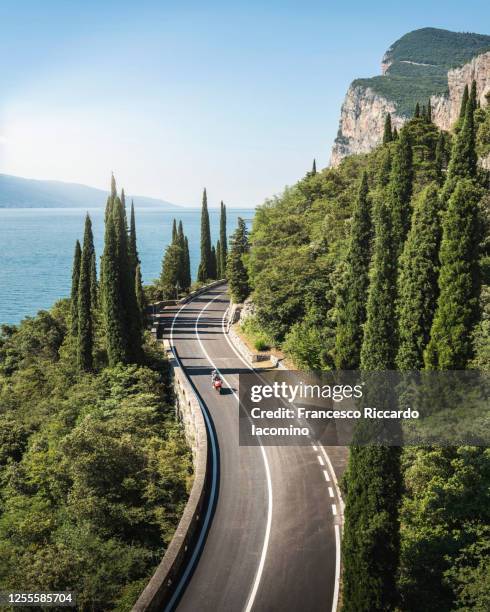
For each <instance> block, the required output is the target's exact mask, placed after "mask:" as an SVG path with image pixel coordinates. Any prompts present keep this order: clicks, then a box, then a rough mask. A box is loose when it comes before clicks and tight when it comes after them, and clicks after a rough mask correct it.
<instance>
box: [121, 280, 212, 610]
mask: <svg viewBox="0 0 490 612" xmlns="http://www.w3.org/2000/svg"><path fill="white" fill-rule="evenodd" d="M222 283H223V281H216V282H215V283H211V284H210V285H207V286H206V287H202V288H201V289H199V290H198V291H195V292H193V293H192V294H190V295H188V296H186V297H185V298H184V299H183V300H180V303H182V304H185V303H186V302H188V301H189V300H191V299H192V298H194V297H196V296H197V295H199V294H200V293H203V292H205V291H207V290H208V289H210V288H212V287H214V286H217V285H220V284H222ZM172 305H175V304H172ZM163 344H164V348H165V352H166V354H167V357H168V360H169V363H170V370H171V373H172V380H173V389H174V393H175V400H176V411H177V415H178V417H179V419H180V420H181V421H182V424H183V426H184V431H185V437H186V439H187V443H188V444H189V446H190V448H191V449H192V457H193V464H194V482H193V485H192V489H191V493H190V496H189V499H188V500H187V504H186V507H185V509H184V513H183V514H182V518H181V519H180V522H179V524H178V526H177V529H176V531H175V533H174V535H173V538H172V541H171V542H170V544H169V546H168V548H167V551H166V553H165V556H164V557H163V559H162V561H161V562H160V565H159V566H158V567H157V569H156V571H155V573H154V574H153V576H152V577H151V579H150V581H149V583H148V584H147V585H146V587H145V589H144V591H143V592H142V593H141V595H140V596H139V598H138V601H137V602H136V603H135V605H134V606H133V608H132V612H149V611H153V610H155V611H156V610H162V609H163V608H164V607H165V605H166V603H168V601H169V600H170V598H171V596H172V593H173V590H174V588H175V585H176V583H177V582H178V579H179V577H180V576H181V573H182V571H183V569H184V568H185V566H186V564H187V562H188V558H189V556H190V554H191V552H192V550H193V548H194V544H195V541H196V540H197V538H198V536H199V533H200V531H201V528H202V523H203V518H204V514H205V510H206V504H207V499H208V493H209V485H210V473H211V467H212V466H211V459H210V453H209V450H208V433H207V429H206V423H205V421H204V416H203V413H202V410H201V405H200V402H199V399H198V397H197V395H196V393H195V392H194V389H193V387H192V385H191V384H190V382H189V380H188V378H187V376H186V374H185V372H184V371H183V369H182V368H181V366H180V363H179V361H178V359H176V357H175V356H174V354H173V351H172V347H171V346H170V344H169V342H168V341H167V340H164V342H163Z"/></svg>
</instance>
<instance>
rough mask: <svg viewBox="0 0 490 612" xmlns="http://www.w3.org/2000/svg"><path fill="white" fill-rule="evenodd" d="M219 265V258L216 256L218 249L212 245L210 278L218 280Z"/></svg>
mask: <svg viewBox="0 0 490 612" xmlns="http://www.w3.org/2000/svg"><path fill="white" fill-rule="evenodd" d="M217 267H218V260H217V258H216V249H215V248H214V245H213V246H212V247H211V276H210V278H212V279H214V280H216V278H217Z"/></svg>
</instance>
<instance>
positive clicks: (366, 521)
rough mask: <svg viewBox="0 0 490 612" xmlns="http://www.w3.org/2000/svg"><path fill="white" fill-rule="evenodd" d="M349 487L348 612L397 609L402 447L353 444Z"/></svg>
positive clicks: (344, 606) (344, 551)
mask: <svg viewBox="0 0 490 612" xmlns="http://www.w3.org/2000/svg"><path fill="white" fill-rule="evenodd" d="M345 486H346V489H347V491H346V505H345V513H344V518H345V523H344V533H343V538H342V561H343V565H344V572H343V596H342V610H344V611H345V612H361V611H363V612H385V611H387V610H394V609H395V607H396V602H397V588H396V580H397V573H398V564H399V554H400V535H399V520H398V507H399V500H400V495H401V475H400V448H399V447H386V446H379V445H371V446H351V448H350V455H349V464H348V467H347V470H346V475H345Z"/></svg>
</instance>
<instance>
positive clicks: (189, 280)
mask: <svg viewBox="0 0 490 612" xmlns="http://www.w3.org/2000/svg"><path fill="white" fill-rule="evenodd" d="M184 262H185V265H184V271H185V283H184V284H185V287H184V289H189V287H190V286H191V284H192V278H191V257H190V253H189V240H188V239H187V236H186V237H185V248H184Z"/></svg>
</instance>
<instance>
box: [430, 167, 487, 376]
mask: <svg viewBox="0 0 490 612" xmlns="http://www.w3.org/2000/svg"><path fill="white" fill-rule="evenodd" d="M480 197H481V192H480V190H479V189H478V188H477V187H476V186H475V184H474V182H473V181H471V180H468V179H463V180H461V181H459V182H458V184H457V186H456V188H455V190H454V192H453V194H452V195H451V197H450V199H449V203H448V207H447V211H446V212H445V214H444V217H443V221H442V242H441V248H440V256H439V258H440V264H441V270H440V274H439V299H438V302H437V309H436V313H435V315H434V321H433V323H432V329H431V334H430V342H429V344H428V346H427V349H426V352H425V364H426V367H427V368H429V369H439V370H459V369H464V368H465V367H466V366H467V364H468V361H469V360H470V359H471V357H472V341H471V332H472V331H473V328H474V326H475V324H476V323H477V321H478V315H479V305H478V300H479V294H480V272H479V265H478V255H479V242H480V223H479V209H478V206H479V200H480Z"/></svg>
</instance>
